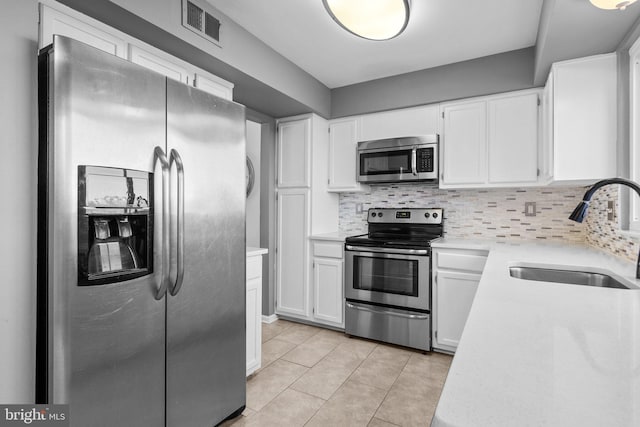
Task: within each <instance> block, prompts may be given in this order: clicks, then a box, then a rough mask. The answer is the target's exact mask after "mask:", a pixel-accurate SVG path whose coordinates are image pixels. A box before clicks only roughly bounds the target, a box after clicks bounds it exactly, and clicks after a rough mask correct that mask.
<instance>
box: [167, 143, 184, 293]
mask: <svg viewBox="0 0 640 427" xmlns="http://www.w3.org/2000/svg"><path fill="white" fill-rule="evenodd" d="M173 163H175V164H176V172H177V173H178V188H177V194H176V199H177V202H178V206H177V220H176V224H177V228H178V234H177V239H178V242H177V248H176V258H177V274H176V281H175V282H174V283H173V286H172V287H171V288H170V289H169V292H170V293H171V295H172V296H175V295H176V294H177V293H178V292H180V288H181V287H182V282H183V279H184V166H183V163H182V158H181V157H180V154H179V153H178V152H177V151H176V150H175V149H171V152H170V154H169V169H171V166H172V165H173Z"/></svg>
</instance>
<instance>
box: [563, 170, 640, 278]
mask: <svg viewBox="0 0 640 427" xmlns="http://www.w3.org/2000/svg"><path fill="white" fill-rule="evenodd" d="M609 184H622V185H626V186H627V187H629V188H632V189H633V190H635V192H636V193H638V196H640V186H639V185H638V184H636V183H635V182H633V181H629V180H628V179H623V178H611V179H603V180H602V181H598V182H596V183H595V184H593V186H592V187H591V188H590V189H588V190H587V192H586V193H584V197H583V198H582V201H581V202H580V203H579V204H578V206H576V208H575V209H574V210H573V212H572V213H571V215H569V219H570V220H572V221H575V222H582V221H583V220H584V218H585V217H586V216H587V209H588V208H589V203H590V201H591V197H593V193H595V192H596V191H597V190H598V189H599V188H600V187H604V186H605V185H609ZM636 279H640V252H639V253H638V259H637V261H636Z"/></svg>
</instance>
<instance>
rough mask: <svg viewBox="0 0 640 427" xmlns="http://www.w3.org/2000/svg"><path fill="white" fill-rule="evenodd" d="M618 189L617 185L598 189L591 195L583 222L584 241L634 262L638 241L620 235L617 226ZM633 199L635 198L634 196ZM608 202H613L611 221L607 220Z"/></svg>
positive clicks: (636, 255)
mask: <svg viewBox="0 0 640 427" xmlns="http://www.w3.org/2000/svg"><path fill="white" fill-rule="evenodd" d="M619 188H620V187H619V186H617V185H609V186H606V187H602V188H600V189H599V190H598V191H596V193H595V194H594V195H593V198H592V199H591V203H590V204H589V211H588V214H587V219H586V220H585V224H586V229H587V231H586V239H587V243H588V244H589V245H591V246H595V247H597V248H601V249H604V250H606V251H607V252H611V253H612V254H614V255H617V256H620V257H623V258H626V259H628V260H630V261H634V262H635V261H636V259H637V258H638V248H639V245H638V241H639V240H638V239H637V238H632V237H630V236H629V235H627V234H623V233H621V232H620V230H619V226H618V213H619V212H620V205H619V203H618V191H619ZM633 197H636V196H635V194H634V195H633ZM609 200H611V201H613V202H614V206H615V207H614V218H613V220H608V218H607V201H609Z"/></svg>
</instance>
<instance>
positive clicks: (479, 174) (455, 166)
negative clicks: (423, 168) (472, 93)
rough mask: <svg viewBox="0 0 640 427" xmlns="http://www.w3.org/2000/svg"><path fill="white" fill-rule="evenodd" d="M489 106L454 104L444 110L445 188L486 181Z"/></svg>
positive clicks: (476, 103) (442, 181)
mask: <svg viewBox="0 0 640 427" xmlns="http://www.w3.org/2000/svg"><path fill="white" fill-rule="evenodd" d="M486 108H487V107H486V103H485V102H484V101H483V102H473V103H462V104H450V105H447V106H445V107H444V108H443V112H444V126H443V131H444V132H443V133H444V137H443V138H442V139H441V144H440V150H441V152H442V166H443V167H442V170H441V175H442V176H441V180H440V181H441V185H443V184H483V183H484V182H485V181H486V174H487V172H486V170H487V167H486V150H487V131H486V123H487V118H486V116H487V113H486Z"/></svg>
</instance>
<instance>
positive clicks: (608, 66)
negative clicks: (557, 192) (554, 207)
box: [544, 53, 617, 184]
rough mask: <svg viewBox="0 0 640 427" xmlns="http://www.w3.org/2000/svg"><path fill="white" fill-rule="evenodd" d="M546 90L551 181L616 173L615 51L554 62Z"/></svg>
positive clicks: (579, 181) (583, 179)
mask: <svg viewBox="0 0 640 427" xmlns="http://www.w3.org/2000/svg"><path fill="white" fill-rule="evenodd" d="M545 95H546V97H547V99H546V100H545V107H546V108H548V110H547V112H546V119H545V122H544V123H545V126H546V129H545V132H544V135H545V137H546V138H545V141H544V143H545V144H546V145H547V147H546V149H545V150H546V152H548V153H552V154H551V155H552V159H551V162H552V165H551V166H550V172H551V181H552V182H557V183H576V184H588V183H591V182H593V181H596V180H599V179H604V178H611V177H614V176H616V175H617V173H616V172H617V167H616V146H617V60H616V54H615V53H611V54H607V55H596V56H590V57H587V58H580V59H575V60H570V61H562V62H557V63H555V64H553V65H552V67H551V73H550V74H549V79H548V80H547V88H546V90H545Z"/></svg>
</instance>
